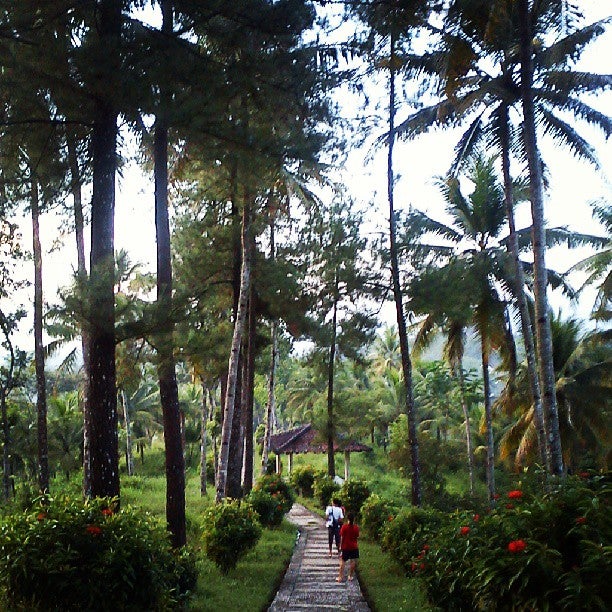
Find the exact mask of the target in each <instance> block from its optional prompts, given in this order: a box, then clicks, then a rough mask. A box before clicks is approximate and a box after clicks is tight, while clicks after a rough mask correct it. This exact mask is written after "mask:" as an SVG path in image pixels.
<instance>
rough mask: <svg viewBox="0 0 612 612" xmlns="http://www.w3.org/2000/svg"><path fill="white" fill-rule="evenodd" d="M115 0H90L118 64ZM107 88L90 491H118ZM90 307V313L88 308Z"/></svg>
mask: <svg viewBox="0 0 612 612" xmlns="http://www.w3.org/2000/svg"><path fill="white" fill-rule="evenodd" d="M121 4H122V3H121V2H119V0H100V2H99V3H98V5H97V6H96V16H97V24H98V35H99V37H100V42H101V43H102V44H103V45H104V46H105V47H106V49H107V51H108V54H109V55H110V57H111V58H112V60H113V62H112V63H113V64H114V68H115V69H116V70H118V69H119V39H120V36H121ZM112 96H113V94H112V93H109V94H108V95H104V96H103V95H99V96H98V97H97V98H96V100H95V102H94V123H93V134H92V152H93V196H92V202H91V261H90V270H91V277H92V284H93V286H94V288H95V292H96V294H95V298H94V299H95V304H94V303H92V304H90V309H89V315H90V316H89V319H90V324H91V331H90V334H89V366H90V367H89V372H88V375H89V376H88V381H89V383H88V385H87V387H88V391H89V395H88V396H87V398H86V402H85V410H87V411H88V414H87V417H86V418H85V425H86V426H89V428H90V430H89V432H88V434H87V437H88V439H89V441H90V445H89V460H90V464H89V470H90V472H89V473H90V482H89V486H90V489H89V491H87V495H90V496H93V497H119V447H118V439H117V389H116V383H115V303H114V299H115V296H114V213H115V174H116V167H117V160H116V155H117V151H116V145H117V109H116V108H115V103H114V99H113V97H112ZM94 312H95V316H94V314H93V313H94Z"/></svg>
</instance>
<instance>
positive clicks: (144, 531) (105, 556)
mask: <svg viewBox="0 0 612 612" xmlns="http://www.w3.org/2000/svg"><path fill="white" fill-rule="evenodd" d="M41 506H42V509H41ZM112 507H113V500H102V499H93V500H88V501H85V502H84V501H82V500H81V499H79V500H70V499H44V500H40V503H39V504H38V507H37V508H36V507H35V508H33V509H31V510H30V511H28V512H25V513H22V514H18V515H13V516H8V517H4V519H3V521H2V523H1V524H0V591H1V592H2V593H3V595H4V597H5V600H4V601H3V603H4V604H5V605H6V608H4V607H3V608H2V609H18V610H66V611H72V610H75V611H76V610H99V611H100V612H106V611H108V612H110V611H111V610H112V611H114V610H134V611H138V610H142V611H144V610H161V609H174V608H175V607H177V606H179V605H180V602H181V601H183V600H184V599H186V597H187V595H188V592H189V590H190V589H193V587H194V586H195V582H196V579H197V570H196V567H195V562H194V559H193V555H192V554H191V553H189V552H188V551H185V552H183V553H180V554H179V553H176V552H174V551H173V550H172V549H171V547H170V542H169V539H168V534H167V531H166V528H165V526H164V525H161V524H159V523H157V522H156V521H154V520H153V519H152V518H151V517H150V516H148V515H146V514H144V513H141V512H137V511H135V510H133V509H131V508H125V509H123V510H122V511H121V512H117V513H114V512H113V511H111V512H110V513H109V512H105V510H109V509H110V508H112Z"/></svg>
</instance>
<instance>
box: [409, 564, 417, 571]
mask: <svg viewBox="0 0 612 612" xmlns="http://www.w3.org/2000/svg"><path fill="white" fill-rule="evenodd" d="M417 567H418V566H417V564H416V563H412V565H411V566H410V569H411V571H413V572H416V569H417Z"/></svg>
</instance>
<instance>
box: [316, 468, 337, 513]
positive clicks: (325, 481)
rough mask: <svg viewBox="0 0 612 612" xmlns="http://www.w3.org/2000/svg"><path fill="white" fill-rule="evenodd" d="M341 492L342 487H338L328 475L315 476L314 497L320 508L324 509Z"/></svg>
mask: <svg viewBox="0 0 612 612" xmlns="http://www.w3.org/2000/svg"><path fill="white" fill-rule="evenodd" d="M339 490H340V485H337V484H336V483H335V482H334V481H333V479H332V478H330V477H329V476H327V474H317V475H316V476H315V482H314V496H315V499H316V500H317V502H318V504H319V507H320V508H323V509H324V508H325V507H326V506H327V505H328V504H329V503H330V502H331V499H332V497H333V496H334V494H335V493H337V492H338V491H339Z"/></svg>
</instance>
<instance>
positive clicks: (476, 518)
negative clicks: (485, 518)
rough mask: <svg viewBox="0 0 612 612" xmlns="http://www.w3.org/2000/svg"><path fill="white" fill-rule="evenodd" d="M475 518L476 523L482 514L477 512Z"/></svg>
mask: <svg viewBox="0 0 612 612" xmlns="http://www.w3.org/2000/svg"><path fill="white" fill-rule="evenodd" d="M473 520H474V522H475V523H477V522H478V521H479V520H480V514H475V515H474V519H473Z"/></svg>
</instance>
